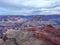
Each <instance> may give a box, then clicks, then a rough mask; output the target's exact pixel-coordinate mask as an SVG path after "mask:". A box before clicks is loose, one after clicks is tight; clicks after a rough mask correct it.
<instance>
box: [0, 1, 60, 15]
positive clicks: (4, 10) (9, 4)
mask: <svg viewBox="0 0 60 45" xmlns="http://www.w3.org/2000/svg"><path fill="white" fill-rule="evenodd" d="M42 14H43V15H50V14H60V0H0V15H42Z"/></svg>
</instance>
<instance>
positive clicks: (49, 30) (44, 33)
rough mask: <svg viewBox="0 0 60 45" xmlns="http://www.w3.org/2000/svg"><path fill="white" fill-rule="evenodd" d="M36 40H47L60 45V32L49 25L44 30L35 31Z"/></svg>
mask: <svg viewBox="0 0 60 45" xmlns="http://www.w3.org/2000/svg"><path fill="white" fill-rule="evenodd" d="M34 35H35V37H36V38H46V39H48V40H50V41H51V42H52V43H54V44H55V45H60V43H59V42H60V30H58V29H56V28H54V27H53V26H52V25H47V26H46V27H44V28H43V29H42V30H39V31H35V34H34Z"/></svg>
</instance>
